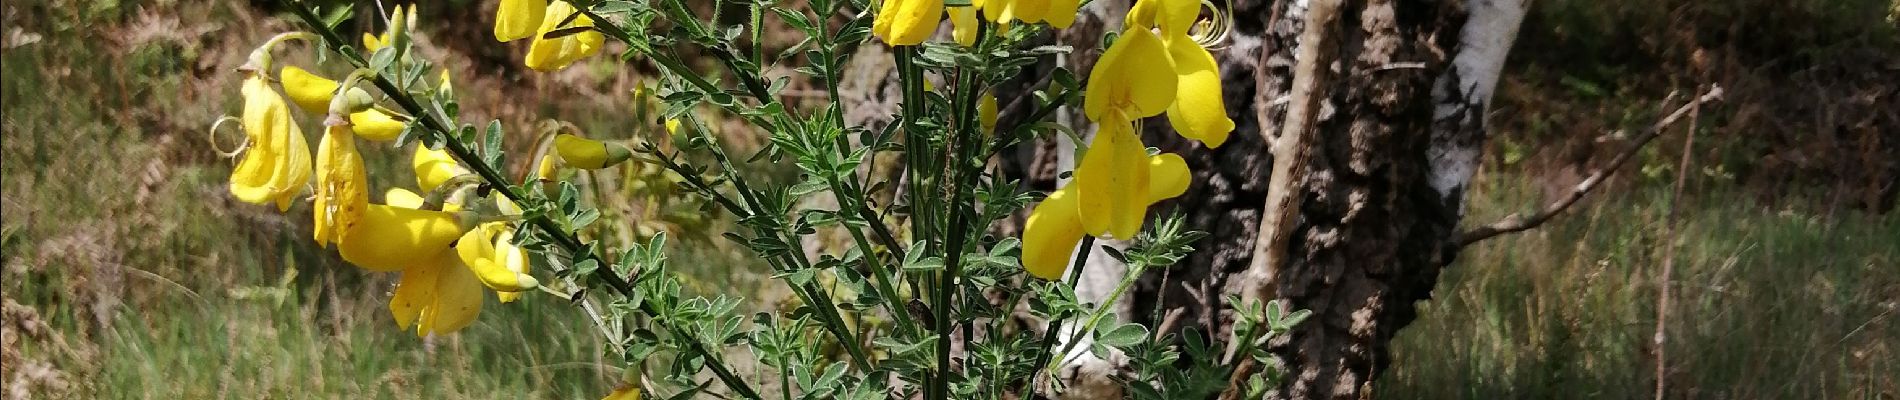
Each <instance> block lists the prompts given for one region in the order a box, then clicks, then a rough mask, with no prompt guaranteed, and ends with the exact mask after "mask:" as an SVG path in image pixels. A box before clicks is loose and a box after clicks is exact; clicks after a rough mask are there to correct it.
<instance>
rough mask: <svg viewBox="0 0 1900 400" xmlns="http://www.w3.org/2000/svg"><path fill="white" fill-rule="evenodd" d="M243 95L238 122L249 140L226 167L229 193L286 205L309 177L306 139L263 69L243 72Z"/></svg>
mask: <svg viewBox="0 0 1900 400" xmlns="http://www.w3.org/2000/svg"><path fill="white" fill-rule="evenodd" d="M242 95H243V97H244V114H243V116H242V117H240V118H239V122H240V123H241V124H242V126H243V127H244V134H245V136H246V137H247V138H248V140H249V141H250V143H251V145H250V148H249V150H246V151H245V153H244V160H243V161H239V162H238V166H237V168H236V169H235V170H232V171H231V186H230V190H231V195H232V196H235V197H237V198H238V200H241V201H244V202H247V203H252V204H265V203H272V202H275V203H276V204H277V210H278V211H286V210H289V209H290V202H291V200H293V199H295V198H296V197H297V194H298V193H301V192H302V191H303V188H304V184H305V183H306V182H308V181H309V180H310V145H309V144H307V143H306V142H305V141H304V137H303V131H302V130H300V129H298V128H297V124H296V123H295V122H293V121H291V119H290V105H288V104H285V103H284V98H283V97H281V96H279V95H278V94H277V92H276V91H274V90H271V88H270V84H269V83H266V82H265V81H264V76H263V75H259V74H252V75H251V76H250V77H249V78H245V80H244V86H243V89H242Z"/></svg>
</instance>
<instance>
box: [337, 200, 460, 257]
mask: <svg viewBox="0 0 1900 400" xmlns="http://www.w3.org/2000/svg"><path fill="white" fill-rule="evenodd" d="M461 236H462V224H461V221H460V218H458V216H457V215H456V214H455V213H450V212H443V211H431V210H415V209H408V208H401V207H394V206H388V205H382V204H370V205H369V207H367V208H365V209H364V212H363V217H362V219H361V220H360V221H359V222H358V223H357V225H356V226H355V227H354V228H352V229H351V231H350V234H349V235H344V236H343V240H341V241H338V242H337V252H338V253H340V254H342V255H343V260H344V261H349V262H350V263H351V264H355V265H356V266H357V267H361V268H363V269H367V270H371V271H397V270H402V269H404V268H409V267H411V266H414V265H415V264H416V263H418V262H421V261H426V260H428V258H430V257H433V256H435V254H436V253H441V252H447V251H448V250H449V245H451V244H453V243H455V239H457V238H460V237H461Z"/></svg>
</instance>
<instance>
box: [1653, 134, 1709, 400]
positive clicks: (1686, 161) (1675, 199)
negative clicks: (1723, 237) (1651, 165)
mask: <svg viewBox="0 0 1900 400" xmlns="http://www.w3.org/2000/svg"><path fill="white" fill-rule="evenodd" d="M1689 106H1690V108H1689V133H1688V135H1687V136H1685V139H1683V141H1682V163H1681V164H1678V165H1677V166H1676V191H1675V193H1674V194H1671V195H1669V211H1668V212H1667V213H1664V214H1663V232H1664V233H1663V261H1662V263H1663V264H1662V278H1661V279H1659V280H1658V281H1657V282H1656V285H1657V286H1660V287H1659V288H1658V291H1657V293H1656V336H1655V341H1656V400H1662V398H1663V393H1664V392H1665V391H1666V389H1667V388H1668V387H1669V385H1668V382H1669V358H1668V357H1667V354H1668V352H1667V347H1666V346H1664V344H1665V343H1666V342H1668V338H1669V336H1668V332H1667V331H1666V330H1665V328H1667V327H1668V326H1669V289H1670V283H1669V281H1671V280H1673V279H1675V274H1676V250H1677V249H1678V248H1681V247H1682V246H1680V244H1679V243H1677V242H1676V235H1679V234H1681V233H1682V232H1681V230H1682V227H1681V226H1678V225H1680V222H1677V220H1678V218H1677V214H1680V213H1681V212H1682V206H1681V204H1682V189H1683V184H1684V183H1685V182H1688V180H1689V166H1690V163H1691V162H1693V160H1694V159H1695V158H1694V156H1695V151H1694V150H1695V149H1694V147H1695V130H1696V127H1698V126H1701V125H1702V124H1701V120H1702V102H1700V101H1697V102H1693V103H1689Z"/></svg>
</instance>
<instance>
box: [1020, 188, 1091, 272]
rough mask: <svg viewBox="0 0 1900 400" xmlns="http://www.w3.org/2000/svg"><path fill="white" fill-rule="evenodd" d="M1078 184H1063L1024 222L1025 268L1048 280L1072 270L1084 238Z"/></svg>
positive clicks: (1037, 206)
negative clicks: (1077, 245)
mask: <svg viewBox="0 0 1900 400" xmlns="http://www.w3.org/2000/svg"><path fill="white" fill-rule="evenodd" d="M1075 199H1076V197H1075V185H1069V186H1065V187H1063V188H1062V189H1061V190H1057V191H1055V192H1054V193H1050V194H1049V197H1048V198H1045V199H1043V200H1042V204H1038V205H1036V209H1035V210H1034V211H1030V212H1029V219H1028V220H1026V221H1025V222H1024V223H1023V255H1022V257H1023V268H1024V269H1026V270H1028V271H1029V275H1032V276H1035V277H1037V278H1042V279H1045V280H1056V279H1061V278H1062V273H1063V272H1064V271H1067V270H1068V269H1069V257H1070V256H1071V255H1074V253H1075V243H1076V242H1079V241H1081V240H1082V235H1083V232H1082V221H1081V220H1080V219H1079V217H1078V215H1077V214H1076V202H1075Z"/></svg>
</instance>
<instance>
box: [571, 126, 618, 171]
mask: <svg viewBox="0 0 1900 400" xmlns="http://www.w3.org/2000/svg"><path fill="white" fill-rule="evenodd" d="M554 152H555V153H556V154H560V155H561V161H562V162H565V163H567V165H568V166H571V167H574V168H580V169H601V168H606V167H611V166H614V165H616V164H620V163H621V162H622V161H627V159H629V158H633V151H632V150H631V149H628V148H627V146H625V145H621V144H619V143H610V142H602V141H598V140H593V139H588V138H584V137H580V136H577V135H573V134H568V133H563V134H559V135H555V136H554Z"/></svg>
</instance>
